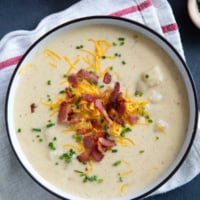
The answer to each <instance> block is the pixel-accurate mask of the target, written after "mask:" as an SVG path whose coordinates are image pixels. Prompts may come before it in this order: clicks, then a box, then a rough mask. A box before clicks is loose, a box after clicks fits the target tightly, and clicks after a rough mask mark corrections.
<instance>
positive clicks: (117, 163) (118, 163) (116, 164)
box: [112, 160, 122, 167]
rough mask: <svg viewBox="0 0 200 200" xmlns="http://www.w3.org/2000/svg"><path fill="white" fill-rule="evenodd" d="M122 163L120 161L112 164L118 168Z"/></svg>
mask: <svg viewBox="0 0 200 200" xmlns="http://www.w3.org/2000/svg"><path fill="white" fill-rule="evenodd" d="M121 162H122V161H121V160H118V161H116V162H114V163H113V164H112V166H114V167H116V166H118V165H120V164H121Z"/></svg>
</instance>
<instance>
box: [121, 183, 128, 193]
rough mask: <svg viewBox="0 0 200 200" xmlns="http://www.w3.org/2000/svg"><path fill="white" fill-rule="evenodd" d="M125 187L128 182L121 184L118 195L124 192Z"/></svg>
mask: <svg viewBox="0 0 200 200" xmlns="http://www.w3.org/2000/svg"><path fill="white" fill-rule="evenodd" d="M125 187H128V184H127V183H124V184H122V185H121V187H120V190H119V191H120V195H123V194H124V189H125Z"/></svg>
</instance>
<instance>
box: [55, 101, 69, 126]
mask: <svg viewBox="0 0 200 200" xmlns="http://www.w3.org/2000/svg"><path fill="white" fill-rule="evenodd" d="M69 112H70V105H69V104H68V103H67V102H66V101H63V102H62V103H61V104H60V109H59V112H58V123H60V124H63V123H66V122H68V114H69Z"/></svg>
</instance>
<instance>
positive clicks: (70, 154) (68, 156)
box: [60, 149, 76, 163]
mask: <svg viewBox="0 0 200 200" xmlns="http://www.w3.org/2000/svg"><path fill="white" fill-rule="evenodd" d="M74 154H76V152H75V151H74V150H73V149H70V150H69V152H68V153H63V154H62V155H61V156H60V159H61V160H64V161H65V162H66V163H70V162H71V161H72V157H73V155H74Z"/></svg>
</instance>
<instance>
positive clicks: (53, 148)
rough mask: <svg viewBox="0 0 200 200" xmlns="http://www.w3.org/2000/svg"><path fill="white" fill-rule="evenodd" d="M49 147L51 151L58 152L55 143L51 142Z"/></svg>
mask: <svg viewBox="0 0 200 200" xmlns="http://www.w3.org/2000/svg"><path fill="white" fill-rule="evenodd" d="M48 146H49V148H50V149H51V150H56V147H55V145H54V143H53V142H49V144H48Z"/></svg>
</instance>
